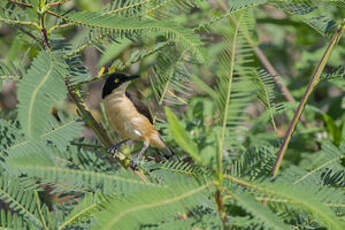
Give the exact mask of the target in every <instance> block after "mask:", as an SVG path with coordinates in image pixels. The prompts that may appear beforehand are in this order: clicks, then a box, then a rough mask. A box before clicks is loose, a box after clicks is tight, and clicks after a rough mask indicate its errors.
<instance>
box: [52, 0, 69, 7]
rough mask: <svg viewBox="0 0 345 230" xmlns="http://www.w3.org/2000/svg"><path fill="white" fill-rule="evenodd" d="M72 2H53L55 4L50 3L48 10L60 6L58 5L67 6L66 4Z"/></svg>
mask: <svg viewBox="0 0 345 230" xmlns="http://www.w3.org/2000/svg"><path fill="white" fill-rule="evenodd" d="M68 1H70V0H63V1H61V2H53V3H49V4H47V7H48V8H51V7H54V6H58V5H62V4H65V3H66V2H68Z"/></svg>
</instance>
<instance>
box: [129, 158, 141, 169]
mask: <svg viewBox="0 0 345 230" xmlns="http://www.w3.org/2000/svg"><path fill="white" fill-rule="evenodd" d="M138 163H139V159H138V158H134V159H132V160H131V162H130V163H129V167H130V168H131V169H132V170H137V169H138Z"/></svg>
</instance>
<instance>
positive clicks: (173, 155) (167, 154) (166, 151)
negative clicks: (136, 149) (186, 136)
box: [161, 145, 181, 161]
mask: <svg viewBox="0 0 345 230" xmlns="http://www.w3.org/2000/svg"><path fill="white" fill-rule="evenodd" d="M161 150H162V153H163V156H164V157H165V158H167V159H168V160H173V161H181V160H180V158H179V157H178V156H177V154H176V153H175V152H174V151H173V150H172V148H170V147H169V146H168V145H165V148H164V149H161Z"/></svg>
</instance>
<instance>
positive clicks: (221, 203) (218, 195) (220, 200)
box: [216, 189, 230, 230]
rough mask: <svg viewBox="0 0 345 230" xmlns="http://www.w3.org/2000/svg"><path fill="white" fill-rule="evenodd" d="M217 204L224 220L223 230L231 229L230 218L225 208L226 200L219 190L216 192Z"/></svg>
mask: <svg viewBox="0 0 345 230" xmlns="http://www.w3.org/2000/svg"><path fill="white" fill-rule="evenodd" d="M216 203H217V207H218V212H219V215H220V217H221V218H222V223H223V228H224V229H225V230H227V229H230V226H229V224H228V217H227V215H226V212H225V208H224V199H223V197H222V194H221V191H220V190H219V189H217V191H216Z"/></svg>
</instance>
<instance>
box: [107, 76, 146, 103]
mask: <svg viewBox="0 0 345 230" xmlns="http://www.w3.org/2000/svg"><path fill="white" fill-rule="evenodd" d="M138 77H139V76H138V75H132V76H127V75H125V74H122V73H113V74H111V75H109V77H108V78H107V80H106V81H105V83H104V86H103V92H102V98H105V97H106V96H107V95H109V94H111V93H112V92H113V90H114V89H116V88H118V87H120V86H121V85H122V84H123V83H125V82H127V81H130V80H133V79H135V78H138Z"/></svg>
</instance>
